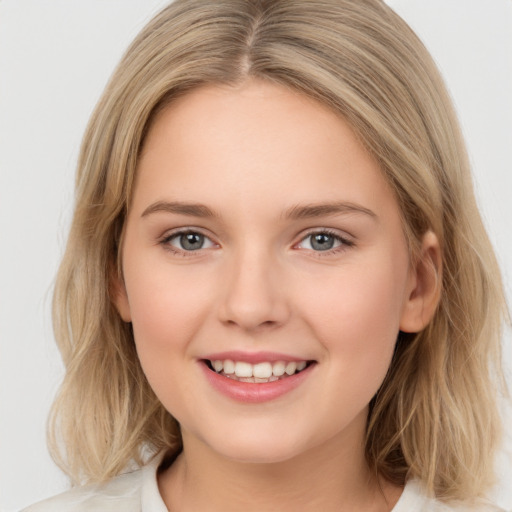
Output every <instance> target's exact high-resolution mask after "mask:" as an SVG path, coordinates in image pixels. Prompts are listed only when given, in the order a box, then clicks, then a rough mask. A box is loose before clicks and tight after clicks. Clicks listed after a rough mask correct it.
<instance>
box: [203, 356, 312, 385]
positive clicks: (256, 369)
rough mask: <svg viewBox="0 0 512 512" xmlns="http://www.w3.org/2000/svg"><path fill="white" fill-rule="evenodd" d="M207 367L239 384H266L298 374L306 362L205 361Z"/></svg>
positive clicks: (306, 364) (305, 365)
mask: <svg viewBox="0 0 512 512" xmlns="http://www.w3.org/2000/svg"><path fill="white" fill-rule="evenodd" d="M206 363H207V365H208V366H209V367H210V369H212V370H213V371H215V372H216V373H218V374H219V375H222V376H223V377H227V378H229V379H233V380H236V381H239V382H252V383H266V382H275V381H277V380H281V379H284V378H286V377H290V376H292V375H294V374H296V373H300V372H301V371H303V370H304V369H305V368H306V367H307V366H308V362H307V361H288V362H287V361H275V362H270V361H264V362H260V363H257V364H251V363H248V362H246V361H233V360H231V359H225V360H220V359H216V360H207V361H206Z"/></svg>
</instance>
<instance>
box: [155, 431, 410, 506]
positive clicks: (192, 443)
mask: <svg viewBox="0 0 512 512" xmlns="http://www.w3.org/2000/svg"><path fill="white" fill-rule="evenodd" d="M345 434H347V433H346V432H345ZM358 437H359V439H358V440H357V442H356V443H354V442H353V441H354V438H353V437H352V438H351V439H350V441H351V442H347V439H346V435H345V436H338V437H336V438H334V439H330V440H329V441H327V442H325V443H323V444H322V445H319V446H316V447H314V448H312V449H310V450H308V451H307V452H304V453H301V454H299V455H297V456H296V457H294V458H292V459H289V460H286V461H282V462H272V463H250V462H240V461H235V460H230V459H226V458H224V457H222V456H221V455H219V454H218V453H216V452H214V451H213V450H211V449H210V448H209V447H208V446H206V445H205V444H204V443H203V442H202V441H201V440H198V439H197V438H195V437H194V436H192V435H191V434H189V433H187V432H183V446H184V449H183V452H182V453H181V454H180V455H179V456H178V458H177V459H176V461H175V462H174V463H173V464H172V465H171V466H170V467H169V468H168V469H167V470H166V471H164V472H163V473H162V474H161V475H160V477H159V487H160V492H161V494H162V497H163V499H164V502H165V504H166V505H167V507H168V509H169V510H172V511H173V512H188V511H192V510H208V511H210V512H217V511H219V512H220V511H222V512H229V511H231V510H233V511H235V510H237V511H238V510H244V511H245V512H250V511H253V510H254V511H261V510H279V511H281V512H288V511H294V512H296V511H297V510H301V511H304V512H305V511H318V510H336V511H339V512H349V511H351V512H352V511H356V510H357V511H360V512H361V511H365V512H366V511H368V512H384V511H386V512H387V511H389V510H391V509H392V507H393V506H394V504H395V503H396V501H397V500H398V497H399V495H400V492H401V489H398V488H396V487H393V486H392V485H390V484H388V483H385V482H382V481H379V480H378V479H377V478H376V477H375V476H374V475H372V473H371V471H370V470H369V468H368V466H367V464H366V460H365V456H364V445H363V439H362V436H358Z"/></svg>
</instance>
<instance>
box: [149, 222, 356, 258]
mask: <svg viewBox="0 0 512 512" xmlns="http://www.w3.org/2000/svg"><path fill="white" fill-rule="evenodd" d="M189 234H190V235H200V236H202V237H204V238H205V240H209V242H210V243H211V244H212V245H214V246H215V245H217V246H218V244H216V243H215V242H213V241H212V240H211V238H210V237H209V236H207V235H205V234H204V233H202V232H201V231H200V230H198V229H192V228H187V229H181V230H178V231H173V232H172V233H169V234H167V235H165V236H164V237H163V238H162V239H161V240H160V241H159V244H160V245H162V246H163V247H164V248H165V250H167V251H169V252H171V253H173V254H174V255H177V256H182V257H191V256H193V254H194V253H198V254H200V253H201V252H202V251H203V250H205V249H203V248H200V249H196V250H189V251H187V250H185V249H179V248H176V247H174V246H173V245H171V243H170V242H171V240H173V239H175V238H178V237H181V236H184V235H189ZM315 235H326V236H329V237H332V238H333V239H334V241H335V243H336V242H338V243H339V244H340V245H338V246H337V247H333V248H332V249H326V250H324V251H315V250H313V249H305V250H308V251H310V252H311V253H312V254H314V255H315V257H319V258H321V257H325V256H330V255H334V254H339V253H340V252H343V251H346V250H347V249H348V248H350V247H353V246H354V245H355V244H354V242H353V241H352V240H349V239H348V238H346V237H343V236H341V235H340V234H339V233H338V232H336V231H334V230H331V229H328V228H320V229H319V228H316V229H314V230H311V231H309V232H308V233H306V234H305V235H304V236H302V238H301V239H300V240H299V242H298V243H296V244H294V246H293V247H294V248H297V246H298V245H300V244H301V243H303V242H304V241H305V240H307V239H308V238H310V237H313V236H315ZM206 249H208V248H206Z"/></svg>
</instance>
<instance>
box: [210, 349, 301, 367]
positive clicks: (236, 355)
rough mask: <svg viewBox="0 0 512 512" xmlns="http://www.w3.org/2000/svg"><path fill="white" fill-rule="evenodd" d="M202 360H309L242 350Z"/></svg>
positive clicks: (219, 353) (250, 361)
mask: <svg viewBox="0 0 512 512" xmlns="http://www.w3.org/2000/svg"><path fill="white" fill-rule="evenodd" d="M202 359H203V360H209V361H225V360H226V359H230V360H231V361H243V362H246V363H250V364H257V363H264V362H269V363H274V362H277V361H284V362H292V361H294V362H300V361H308V360H309V359H307V358H303V357H297V356H293V355H290V354H282V353H279V352H243V351H240V350H230V351H227V352H216V353H214V354H208V355H206V356H205V357H203V358H202Z"/></svg>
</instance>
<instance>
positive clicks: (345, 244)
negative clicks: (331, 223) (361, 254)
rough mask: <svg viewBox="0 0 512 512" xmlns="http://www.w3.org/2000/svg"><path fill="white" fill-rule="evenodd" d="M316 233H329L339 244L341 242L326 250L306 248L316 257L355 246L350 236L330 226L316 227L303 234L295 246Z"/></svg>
mask: <svg viewBox="0 0 512 512" xmlns="http://www.w3.org/2000/svg"><path fill="white" fill-rule="evenodd" d="M315 235H327V236H329V237H332V238H333V239H334V241H335V242H339V244H340V245H339V246H337V247H333V248H332V249H326V250H325V251H315V250H311V249H306V250H309V251H310V252H311V253H312V254H313V255H314V256H315V257H318V258H322V257H325V256H332V255H335V254H339V253H340V252H344V251H346V250H347V249H349V248H350V247H353V246H354V245H355V244H354V242H353V241H352V240H349V239H348V238H346V237H344V236H341V235H340V234H339V233H338V232H337V231H334V230H331V229H328V228H320V229H319V228H316V229H313V230H311V231H309V232H308V233H306V235H305V236H303V237H302V238H301V239H300V241H299V242H298V243H297V244H295V246H294V247H296V246H297V245H299V244H301V243H303V242H304V241H305V240H307V239H308V238H310V237H313V236H315Z"/></svg>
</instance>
